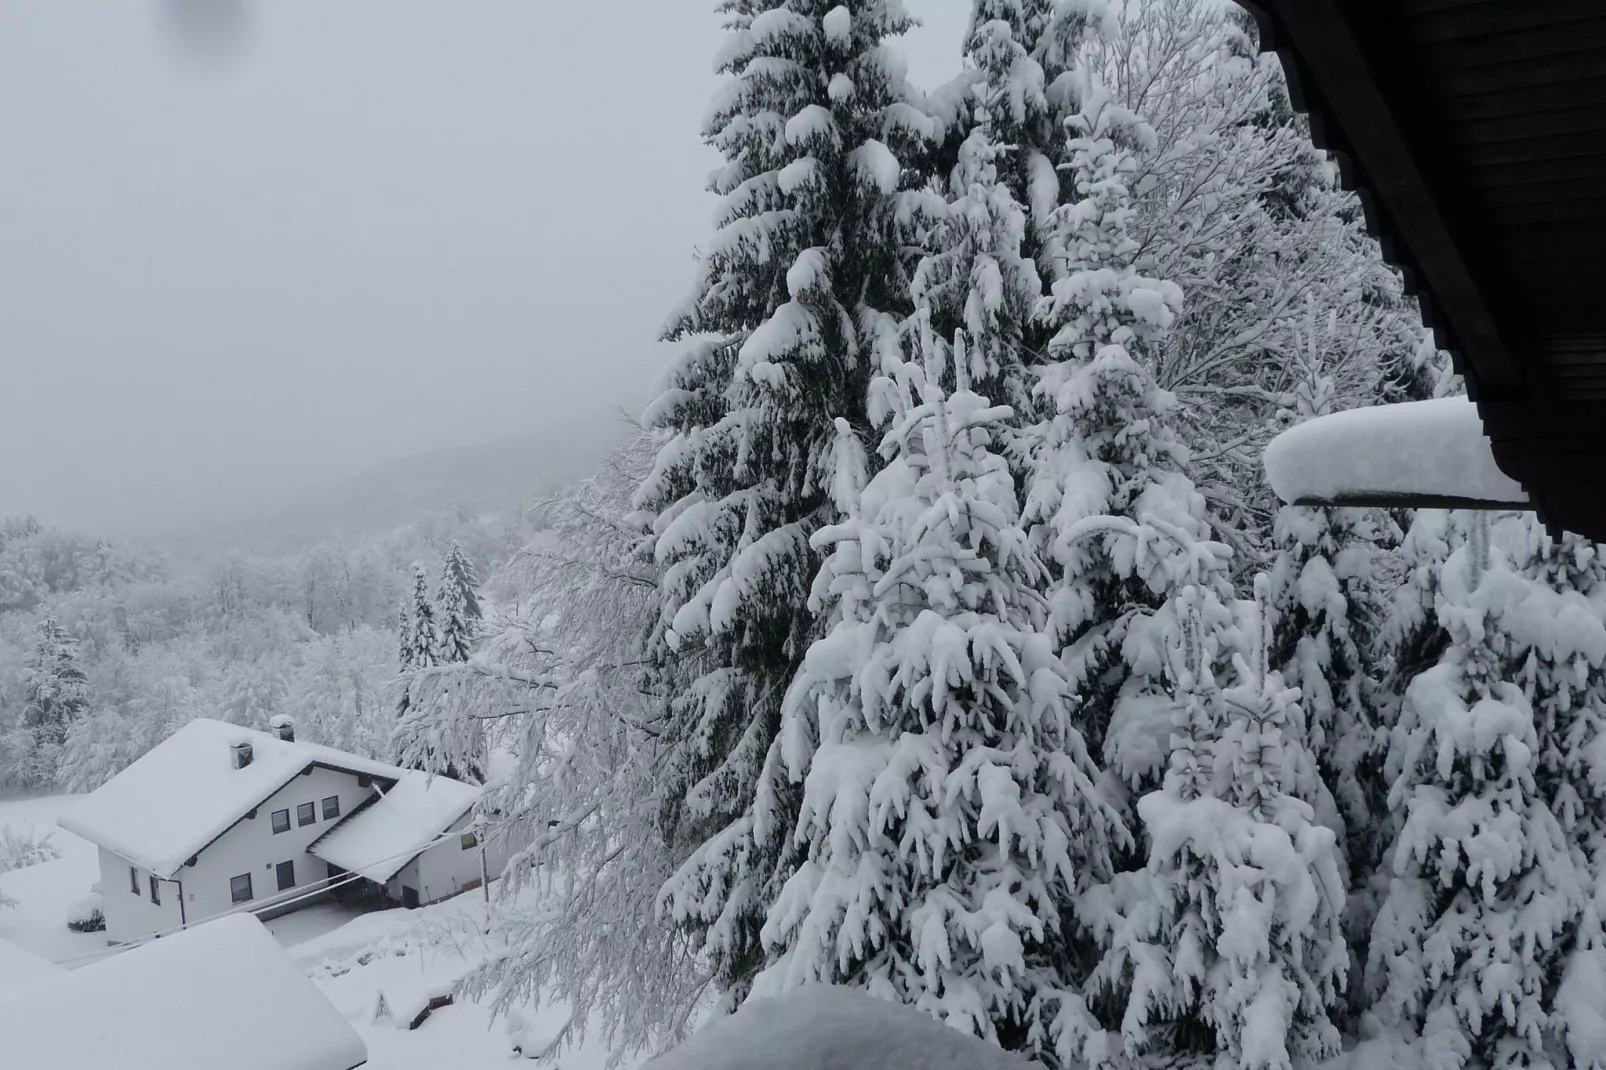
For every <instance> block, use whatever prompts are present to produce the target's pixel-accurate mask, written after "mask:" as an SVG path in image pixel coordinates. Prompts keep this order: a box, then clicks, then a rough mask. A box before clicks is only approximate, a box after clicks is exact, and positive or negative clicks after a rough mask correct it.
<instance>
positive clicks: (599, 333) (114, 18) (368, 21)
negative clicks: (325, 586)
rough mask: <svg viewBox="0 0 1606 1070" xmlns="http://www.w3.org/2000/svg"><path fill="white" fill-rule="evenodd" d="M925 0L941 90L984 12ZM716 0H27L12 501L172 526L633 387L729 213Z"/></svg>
mask: <svg viewBox="0 0 1606 1070" xmlns="http://www.w3.org/2000/svg"><path fill="white" fill-rule="evenodd" d="M907 4H908V6H909V8H910V10H911V11H912V12H913V13H914V14H916V15H917V16H919V17H921V18H922V19H924V20H925V21H926V22H927V25H926V26H925V27H924V28H922V29H921V30H919V31H917V32H916V33H915V34H913V35H911V36H910V37H909V38H907V39H905V41H904V42H903V48H904V50H905V52H906V53H907V54H908V56H909V59H910V69H911V75H912V77H914V78H915V79H916V81H917V82H918V83H922V84H930V83H931V82H932V81H934V80H935V79H937V78H938V77H942V76H946V75H947V74H948V73H949V72H951V71H952V70H955V69H957V67H958V64H959V59H958V55H957V52H958V48H959V41H960V35H961V34H962V32H963V26H964V19H965V16H966V13H967V12H968V8H969V2H968V0H907ZM713 8H714V0H466V2H460V3H442V2H440V0H433V2H428V0H273V2H271V3H264V2H262V0H256V2H254V3H248V2H246V0H126V2H121V3H106V2H105V0H14V2H10V3H4V4H0V516H4V515H9V514H16V513H22V512H34V513H37V514H40V515H41V516H42V517H43V518H45V519H47V520H49V521H52V522H55V523H59V524H63V525H66V526H70V527H75V528H79V529H82V530H88V531H93V532H97V533H109V534H114V535H116V534H120V533H123V532H132V531H140V530H150V529H153V528H159V527H161V526H163V525H164V523H168V522H171V520H172V518H175V517H182V516H187V515H193V514H195V513H196V512H197V511H200V510H216V511H220V512H238V511H241V510H243V509H246V508H247V507H249V506H250V504H251V503H254V502H263V501H266V500H268V499H270V498H272V497H274V496H275V495H279V494H282V493H283V492H285V491H286V490H288V489H290V488H294V487H302V486H307V485H311V484H317V483H321V482H326V481H329V480H332V479H334V478H337V477H341V476H345V475H348V474H350V473H353V472H355V471H358V470H360V469H363V468H365V467H368V466H370V465H373V464H376V463H378V462H382V461H386V460H390V459H393V458H395V457H398V456H404V455H408V454H412V453H417V452H421V451H425V450H430V449H435V448H439V447H444V446H451V445H459V444H466V443H470V442H476V441H485V440H492V439H501V438H507V437H510V436H513V435H518V434H523V433H525V432H527V431H529V430H532V429H534V428H537V427H539V426H541V425H542V424H544V423H550V422H552V421H557V420H565V419H576V418H583V417H585V416H586V415H587V414H590V413H596V414H598V416H599V418H603V416H602V414H604V413H605V412H606V411H607V410H608V409H609V408H610V407H612V406H614V405H617V404H624V405H626V406H627V407H628V408H630V409H631V410H632V411H634V410H636V409H638V408H639V407H640V405H641V404H642V402H643V401H644V400H645V399H646V397H647V392H648V387H649V385H650V383H651V380H652V379H653V378H654V377H655V376H656V374H657V372H658V369H659V367H660V366H661V365H662V363H663V360H664V359H665V356H666V355H667V351H666V350H665V349H664V348H662V347H660V346H659V345H658V344H657V343H656V342H655V338H656V335H657V332H658V328H659V326H660V324H661V323H662V321H663V320H664V318H665V317H666V315H667V314H668V313H669V311H670V309H671V308H672V306H673V305H674V304H675V303H676V302H677V301H678V300H679V298H680V297H681V296H682V295H683V294H684V293H685V292H686V291H687V289H688V287H689V286H690V284H691V282H692V279H693V262H692V259H691V257H692V252H693V249H694V248H695V247H696V246H697V245H699V244H701V243H705V242H706V241H707V239H708V236H709V234H710V219H711V216H712V211H713V207H714V205H713V201H712V198H711V197H710V196H709V195H708V194H706V193H705V192H703V186H704V182H705V179H706V176H707V173H708V171H709V170H710V168H711V167H712V165H713V164H714V162H715V160H714V157H713V156H712V154H711V153H710V151H709V150H708V149H707V148H706V147H704V146H703V145H702V144H701V141H700V138H699V136H698V131H699V128H700V123H701V119H702V115H703V113H704V110H705V108H706V106H707V102H708V99H709V96H710V94H711V93H712V91H713V89H714V88H715V85H716V82H715V79H714V76H713V74H712V68H711V57H712V55H713V53H714V50H715V48H716V47H717V45H718V44H719V41H720V39H721V35H720V31H719V27H718V20H717V17H716V15H715V14H714V11H713ZM231 10H239V11H243V12H244V14H245V16H246V17H245V19H244V20H243V21H240V22H235V21H231V20H229V19H227V18H208V17H207V16H210V15H218V14H221V15H225V16H226V15H227V14H229V12H230V11H231ZM185 12H188V13H190V14H192V15H194V14H197V13H199V14H200V15H201V16H202V17H201V18H199V19H192V20H190V21H187V22H185V21H178V20H177V19H176V16H177V15H181V14H184V13H185Z"/></svg>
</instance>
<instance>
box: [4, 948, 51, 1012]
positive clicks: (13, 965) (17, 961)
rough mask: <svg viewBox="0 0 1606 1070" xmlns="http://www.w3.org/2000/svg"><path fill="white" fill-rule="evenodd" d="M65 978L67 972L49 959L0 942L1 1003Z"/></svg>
mask: <svg viewBox="0 0 1606 1070" xmlns="http://www.w3.org/2000/svg"><path fill="white" fill-rule="evenodd" d="M65 976H67V971H66V970H64V969H62V968H61V967H60V966H57V965H56V964H55V963H54V962H51V961H50V960H49V959H47V958H44V957H43V956H41V955H35V954H34V953H33V952H32V951H29V950H27V949H26V948H21V947H18V946H17V945H16V944H13V943H11V942H10V941H7V940H0V1002H3V1001H5V1000H8V999H10V998H11V997H13V996H19V995H21V994H22V993H24V992H32V991H33V990H34V989H36V988H38V987H39V986H40V985H42V984H44V983H45V982H47V981H54V980H56V979H57V978H59V977H65Z"/></svg>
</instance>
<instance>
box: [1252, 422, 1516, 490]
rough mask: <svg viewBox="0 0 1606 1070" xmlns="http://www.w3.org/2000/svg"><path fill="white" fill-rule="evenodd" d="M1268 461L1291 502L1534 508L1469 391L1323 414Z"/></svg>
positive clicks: (1274, 446) (1275, 448) (1295, 431)
mask: <svg viewBox="0 0 1606 1070" xmlns="http://www.w3.org/2000/svg"><path fill="white" fill-rule="evenodd" d="M1264 462H1265V466H1266V477H1267V479H1268V480H1270V482H1271V489H1272V490H1273V491H1275V492H1276V494H1277V497H1279V498H1281V499H1282V500H1283V501H1284V502H1287V503H1290V504H1295V503H1299V504H1322V503H1326V502H1334V501H1345V500H1347V501H1358V502H1365V503H1381V502H1384V501H1393V500H1408V499H1420V498H1432V499H1457V500H1461V501H1465V502H1468V503H1472V502H1481V503H1487V504H1491V505H1501V506H1506V507H1509V508H1514V509H1526V508H1528V495H1527V493H1526V492H1525V491H1524V490H1523V489H1522V484H1520V483H1518V482H1517V481H1516V480H1514V479H1512V478H1511V477H1510V476H1508V475H1506V474H1505V473H1504V472H1502V471H1500V468H1499V466H1497V465H1496V464H1495V459H1494V451H1493V450H1491V449H1490V447H1489V440H1488V438H1487V437H1485V435H1484V433H1483V421H1482V420H1481V419H1480V418H1479V416H1478V409H1477V406H1475V405H1474V404H1473V403H1472V402H1471V401H1468V400H1467V399H1466V398H1464V397H1449V398H1436V399H1434V400H1433V401H1409V402H1403V403H1401V404H1397V405H1378V406H1374V407H1371V408H1364V409H1350V410H1348V411H1345V412H1335V413H1332V414H1331V415H1328V416H1318V417H1316V418H1315V419H1313V420H1307V421H1305V422H1304V423H1302V424H1300V425H1298V426H1297V427H1291V428H1289V429H1288V430H1287V431H1284V432H1283V433H1282V434H1280V435H1278V436H1277V437H1276V438H1274V439H1272V441H1271V444H1270V445H1268V446H1267V447H1266V453H1265V457H1264Z"/></svg>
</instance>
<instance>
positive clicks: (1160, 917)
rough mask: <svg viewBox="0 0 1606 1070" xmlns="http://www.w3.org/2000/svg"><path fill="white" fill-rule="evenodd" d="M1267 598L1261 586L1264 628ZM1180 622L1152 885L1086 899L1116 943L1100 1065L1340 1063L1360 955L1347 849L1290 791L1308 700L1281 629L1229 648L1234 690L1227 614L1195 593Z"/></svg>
mask: <svg viewBox="0 0 1606 1070" xmlns="http://www.w3.org/2000/svg"><path fill="white" fill-rule="evenodd" d="M1269 590H1270V583H1269V581H1267V579H1266V578H1265V577H1264V576H1262V577H1258V578H1257V591H1256V593H1257V601H1256V606H1257V612H1256V613H1255V616H1256V617H1257V618H1259V620H1260V621H1262V622H1265V621H1267V618H1266V617H1265V615H1264V612H1263V608H1264V606H1265V602H1266V599H1267V596H1268V594H1269ZM1175 611H1176V612H1177V614H1178V617H1177V625H1178V629H1179V632H1180V634H1179V635H1178V636H1177V638H1176V639H1175V640H1174V641H1173V642H1172V644H1171V645H1170V648H1169V653H1170V673H1169V675H1170V679H1171V681H1172V690H1173V694H1174V696H1175V699H1174V706H1173V708H1174V711H1175V712H1174V713H1173V718H1174V723H1175V726H1176V729H1177V732H1176V734H1175V735H1174V737H1173V740H1172V744H1173V749H1172V751H1171V755H1170V759H1169V770H1168V772H1167V775H1166V779H1165V783H1164V785H1163V787H1162V788H1161V789H1160V790H1158V791H1155V792H1151V793H1150V794H1148V795H1146V796H1144V798H1143V799H1142V800H1141V801H1140V802H1139V804H1138V811H1139V814H1140V815H1141V817H1142V820H1143V824H1144V829H1145V832H1146V833H1147V836H1148V839H1149V842H1150V852H1149V861H1148V867H1147V871H1146V874H1145V875H1144V876H1145V877H1146V879H1143V877H1140V876H1139V875H1137V874H1123V875H1122V877H1121V878H1120V879H1118V880H1117V881H1115V882H1113V883H1112V884H1111V885H1110V886H1108V887H1107V888H1104V889H1097V890H1096V891H1095V894H1094V895H1093V896H1091V897H1089V899H1088V902H1087V904H1086V906H1087V907H1088V908H1089V909H1088V914H1089V916H1090V917H1092V918H1094V919H1096V921H1095V924H1100V925H1101V926H1102V927H1103V929H1104V933H1103V935H1104V938H1105V941H1106V946H1107V951H1106V954H1105V957H1104V959H1103V961H1102V962H1101V963H1100V964H1099V966H1098V969H1097V970H1096V971H1095V974H1094V979H1095V984H1096V988H1097V990H1098V991H1099V992H1100V994H1101V997H1102V998H1101V999H1100V1001H1099V1005H1101V1006H1102V1007H1104V1008H1105V1009H1106V1011H1107V1012H1112V1011H1113V1012H1114V1013H1113V1014H1111V1017H1114V1018H1118V1020H1119V1026H1118V1037H1117V1036H1116V1035H1106V1036H1103V1037H1097V1038H1095V1043H1094V1044H1093V1045H1092V1046H1091V1047H1090V1049H1089V1052H1088V1058H1089V1062H1090V1063H1092V1064H1093V1065H1095V1066H1124V1065H1130V1064H1146V1062H1147V1061H1152V1060H1156V1059H1158V1060H1160V1061H1161V1062H1163V1063H1167V1064H1169V1063H1171V1062H1172V1061H1174V1060H1179V1059H1180V1060H1182V1061H1183V1063H1184V1064H1185V1063H1187V1062H1188V1061H1189V1060H1193V1061H1202V1062H1208V1061H1210V1060H1211V1059H1214V1060H1215V1061H1216V1063H1217V1065H1221V1066H1230V1067H1233V1068H1235V1070H1237V1068H1246V1070H1265V1068H1279V1070H1286V1068H1289V1067H1292V1066H1294V1065H1301V1066H1305V1065H1311V1064H1312V1063H1314V1062H1316V1061H1319V1060H1321V1059H1323V1058H1327V1057H1329V1056H1331V1055H1334V1054H1336V1053H1337V1051H1338V1040H1339V1034H1338V1030H1337V1028H1336V1026H1335V1025H1334V1023H1333V1020H1332V1011H1333V1010H1334V1008H1335V1006H1336V1004H1337V1003H1338V1001H1339V996H1340V990H1341V989H1342V986H1343V983H1344V977H1345V972H1346V970H1347V968H1348V951H1347V948H1346V946H1345V942H1344V938H1343V933H1342V929H1341V920H1342V912H1343V906H1344V881H1343V876H1342V869H1341V857H1340V853H1339V849H1338V842H1337V837H1336V836H1335V835H1334V833H1333V831H1332V830H1331V829H1329V828H1326V827H1324V826H1322V825H1320V824H1318V823H1317V822H1316V820H1315V811H1314V810H1313V809H1312V808H1311V806H1310V805H1309V804H1308V803H1306V802H1305V801H1303V800H1302V799H1300V798H1298V797H1297V796H1296V795H1295V794H1294V793H1293V789H1294V788H1295V787H1296V786H1298V785H1300V784H1302V783H1304V784H1310V783H1311V782H1312V781H1314V779H1315V777H1314V761H1313V759H1312V758H1311V756H1310V754H1309V752H1308V751H1307V750H1306V749H1305V747H1304V744H1303V741H1302V737H1303V735H1304V724H1303V721H1304V717H1303V713H1302V711H1301V710H1300V708H1299V692H1298V691H1297V690H1295V689H1293V688H1287V687H1285V686H1284V685H1283V681H1282V678H1281V676H1280V675H1279V674H1278V673H1277V672H1276V671H1275V670H1272V669H1270V668H1269V665H1268V662H1267V650H1268V646H1269V643H1270V641H1271V634H1270V629H1269V627H1264V628H1262V629H1259V630H1260V631H1261V635H1260V638H1259V639H1258V640H1256V641H1253V642H1252V643H1251V655H1250V657H1247V658H1246V657H1245V656H1244V655H1243V654H1241V653H1236V652H1235V653H1233V654H1232V661H1233V666H1234V669H1235V670H1236V673H1237V675H1238V683H1237V684H1236V685H1235V686H1233V687H1231V688H1227V689H1225V690H1223V689H1221V688H1220V687H1219V686H1218V685H1217V683H1216V681H1215V674H1214V672H1213V671H1212V668H1211V666H1212V664H1213V663H1214V662H1215V661H1216V660H1217V658H1218V657H1219V656H1220V654H1221V653H1222V646H1221V643H1222V640H1223V638H1225V637H1226V632H1225V630H1224V628H1223V624H1224V620H1225V618H1226V616H1227V610H1226V608H1225V607H1223V606H1222V605H1221V604H1220V603H1219V601H1218V600H1216V599H1215V597H1214V595H1213V594H1212V593H1211V592H1209V591H1207V590H1202V589H1197V588H1189V589H1186V590H1185V591H1184V592H1182V594H1181V595H1180V597H1179V598H1178V600H1177V601H1176V603H1175ZM1251 630H1255V629H1253V628H1252V629H1251ZM1307 790H1308V789H1307ZM1123 898H1124V899H1125V900H1126V901H1125V902H1124V903H1122V902H1119V901H1120V900H1121V899H1123ZM1112 907H1115V909H1111V908H1112ZM1097 919H1102V920H1097Z"/></svg>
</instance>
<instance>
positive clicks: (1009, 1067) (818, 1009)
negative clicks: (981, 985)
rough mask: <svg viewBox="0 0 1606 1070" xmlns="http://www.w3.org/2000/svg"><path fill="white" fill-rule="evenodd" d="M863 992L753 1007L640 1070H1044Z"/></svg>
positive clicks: (808, 994)
mask: <svg viewBox="0 0 1606 1070" xmlns="http://www.w3.org/2000/svg"><path fill="white" fill-rule="evenodd" d="M1041 1065H1042V1064H1041V1063H1036V1062H1028V1061H1027V1060H1025V1059H1022V1058H1021V1057H1019V1056H1017V1055H1011V1054H1010V1053H1008V1052H1005V1051H1001V1050H1000V1049H998V1048H995V1047H994V1046H993V1045H991V1044H989V1043H987V1042H986V1041H985V1040H979V1039H977V1038H976V1037H973V1036H969V1035H967V1034H965V1033H961V1032H959V1031H958V1030H955V1029H950V1028H948V1027H947V1026H945V1025H943V1024H942V1023H941V1022H938V1021H937V1020H936V1019H934V1018H932V1017H930V1016H929V1015H927V1014H925V1013H923V1012H921V1011H917V1010H914V1009H913V1008H911V1007H905V1006H902V1005H900V1004H897V1003H891V1002H888V1001H887V1000H883V999H877V998H876V997H874V996H871V995H868V994H866V993H865V992H863V991H860V990H858V989H850V988H838V987H833V986H829V985H809V986H804V987H802V988H797V989H794V990H792V991H790V992H787V993H786V994H785V995H784V996H781V997H779V998H775V999H755V1000H750V1001H749V1002H748V1003H746V1004H745V1005H743V1007H742V1008H741V1010H739V1011H737V1012H736V1013H735V1014H733V1015H731V1016H730V1017H728V1018H719V1019H716V1020H714V1021H713V1022H711V1023H710V1024H709V1025H708V1026H706V1027H705V1028H703V1029H701V1030H699V1031H698V1032H697V1033H696V1034H694V1035H693V1036H692V1038H691V1039H690V1040H688V1041H686V1043H684V1044H682V1045H681V1046H680V1047H678V1048H676V1049H675V1050H674V1051H671V1052H668V1053H667V1054H665V1055H662V1056H660V1057H658V1058H657V1059H654V1060H653V1061H652V1062H649V1063H647V1064H646V1066H644V1067H643V1068H642V1070H1028V1068H1031V1067H1039V1068H1040V1067H1041Z"/></svg>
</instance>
